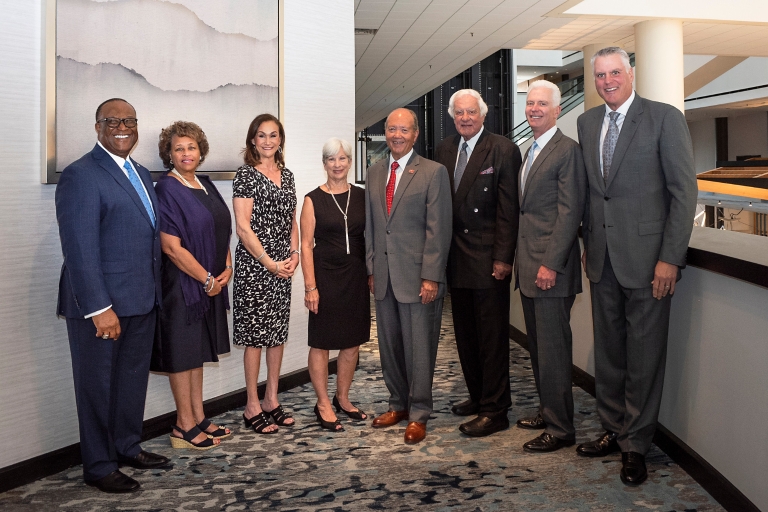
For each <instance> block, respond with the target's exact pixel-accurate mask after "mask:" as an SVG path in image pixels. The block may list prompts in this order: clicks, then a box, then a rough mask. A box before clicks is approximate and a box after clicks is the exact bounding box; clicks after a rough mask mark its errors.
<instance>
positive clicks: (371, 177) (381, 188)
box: [365, 155, 389, 219]
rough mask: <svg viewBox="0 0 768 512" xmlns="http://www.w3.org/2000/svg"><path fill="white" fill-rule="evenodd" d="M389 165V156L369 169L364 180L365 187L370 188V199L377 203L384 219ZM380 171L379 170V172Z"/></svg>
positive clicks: (385, 215) (385, 216)
mask: <svg viewBox="0 0 768 512" xmlns="http://www.w3.org/2000/svg"><path fill="white" fill-rule="evenodd" d="M388 164H389V155H387V156H386V157H384V158H382V159H381V160H379V161H378V162H376V163H375V164H373V165H372V166H371V168H370V169H369V170H368V179H367V180H366V181H367V182H366V184H365V186H366V187H370V188H371V197H372V198H373V199H372V200H373V201H375V202H376V203H378V205H379V207H380V208H381V214H382V215H383V216H384V218H385V219H386V218H387V198H386V194H387V183H386V182H387V180H389V176H388V175H387V172H386V169H387V166H388ZM379 169H381V170H379Z"/></svg>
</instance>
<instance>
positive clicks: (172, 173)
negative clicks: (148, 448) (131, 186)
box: [151, 121, 232, 450]
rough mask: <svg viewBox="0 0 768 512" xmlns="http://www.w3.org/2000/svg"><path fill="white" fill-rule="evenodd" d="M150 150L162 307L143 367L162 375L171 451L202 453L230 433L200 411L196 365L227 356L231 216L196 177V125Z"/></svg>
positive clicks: (179, 125) (204, 149)
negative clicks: (169, 403)
mask: <svg viewBox="0 0 768 512" xmlns="http://www.w3.org/2000/svg"><path fill="white" fill-rule="evenodd" d="M158 148H159V150H160V158H161V159H162V160H163V165H164V166H165V168H166V169H169V172H168V174H166V175H164V176H161V177H160V179H159V180H158V182H157V186H156V187H155V191H156V192H157V199H158V203H159V208H158V211H159V216H158V217H159V219H160V244H161V247H162V250H163V262H162V286H163V308H162V310H161V311H160V319H159V325H160V329H159V335H158V337H157V339H156V340H155V347H154V350H153V354H152V367H151V368H152V370H154V371H160V372H168V374H169V375H168V377H169V380H170V383H171V391H172V392H173V399H174V401H175V402H176V425H174V427H173V432H172V433H171V446H173V447H174V448H192V449H197V450H206V449H209V448H213V447H214V446H216V445H217V444H219V442H220V439H221V438H224V437H227V436H228V435H230V431H229V429H227V428H223V427H219V426H217V425H214V424H213V423H211V421H210V420H208V419H207V418H206V417H205V413H204V412H203V363H207V362H215V361H218V360H219V358H218V355H219V354H224V353H227V352H229V328H228V327H227V313H226V310H227V309H229V297H228V294H227V283H229V280H230V278H231V277H232V255H231V254H230V251H229V238H230V235H231V233H232V218H231V216H230V213H229V208H228V207H227V204H226V203H225V202H224V199H223V198H222V197H221V195H220V194H219V191H218V190H216V187H215V186H214V185H213V182H212V181H211V180H210V179H209V178H208V176H205V175H197V174H196V171H197V168H198V166H199V165H200V164H201V163H202V162H203V160H205V157H206V155H207V154H208V140H207V139H206V137H205V133H203V131H202V130H201V129H200V127H199V126H197V125H196V124H195V123H189V122H184V121H177V122H175V123H173V124H172V125H171V126H169V127H167V128H165V129H163V130H162V132H161V133H160V141H159V143H158Z"/></svg>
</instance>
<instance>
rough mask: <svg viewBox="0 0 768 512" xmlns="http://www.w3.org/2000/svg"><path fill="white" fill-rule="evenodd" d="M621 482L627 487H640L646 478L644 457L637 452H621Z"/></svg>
mask: <svg viewBox="0 0 768 512" xmlns="http://www.w3.org/2000/svg"><path fill="white" fill-rule="evenodd" d="M619 476H620V477H621V481H622V482H624V483H625V484H627V485H640V484H641V483H643V482H645V479H646V478H648V470H647V469H646V467H645V456H643V455H640V454H639V453H637V452H621V473H619Z"/></svg>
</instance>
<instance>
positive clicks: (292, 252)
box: [288, 249, 301, 258]
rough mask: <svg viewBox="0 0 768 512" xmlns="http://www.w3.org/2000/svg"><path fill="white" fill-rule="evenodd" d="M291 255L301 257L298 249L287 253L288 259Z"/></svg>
mask: <svg viewBox="0 0 768 512" xmlns="http://www.w3.org/2000/svg"><path fill="white" fill-rule="evenodd" d="M292 254H298V255H299V256H301V251H300V250H298V249H294V250H292V251H291V252H289V253H288V257H289V258H290V257H291V255H292Z"/></svg>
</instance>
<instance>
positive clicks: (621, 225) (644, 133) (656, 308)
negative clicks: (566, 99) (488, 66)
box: [577, 47, 697, 485]
mask: <svg viewBox="0 0 768 512" xmlns="http://www.w3.org/2000/svg"><path fill="white" fill-rule="evenodd" d="M592 61H593V70H594V80H595V86H596V88H597V92H598V94H599V95H600V97H601V98H603V100H605V106H602V105H601V106H599V107H595V108H593V109H590V110H588V111H587V112H585V113H584V114H582V115H581V116H580V117H579V119H578V131H579V142H580V144H581V148H582V152H583V156H584V164H585V166H586V169H587V176H588V179H589V192H588V203H587V211H586V213H585V215H584V224H583V228H582V230H583V233H584V245H585V254H584V255H583V256H582V261H583V262H584V265H585V269H586V272H587V277H588V278H589V280H590V288H591V296H592V321H593V325H594V331H595V384H596V395H597V411H598V414H599V415H600V421H601V423H602V425H603V427H604V428H605V430H606V432H605V434H603V435H602V436H601V437H600V438H599V439H598V440H596V441H594V442H590V443H584V444H582V445H579V447H578V448H577V452H578V453H579V454H580V455H585V456H591V457H602V456H605V455H607V454H609V453H611V452H615V451H619V450H621V452H622V469H621V473H620V476H621V480H622V481H623V482H624V483H626V484H635V485H637V484H640V483H642V482H643V481H645V479H646V478H647V470H646V467H645V454H646V452H647V451H648V448H649V447H650V445H651V440H652V439H653V434H654V432H655V430H656V421H657V419H658V415H659V406H660V403H661V392H662V385H663V382H664V365H665V361H666V353H667V333H668V330H669V311H670V305H671V300H672V294H673V293H674V291H675V282H676V281H677V280H678V279H679V278H680V269H681V268H683V267H684V266H685V258H686V252H687V250H688V241H689V239H690V236H691V230H692V228H693V215H694V211H695V208H696V198H697V186H696V173H695V171H694V166H693V148H692V146H691V137H690V134H689V133H688V127H687V125H686V123H685V117H684V116H683V114H682V113H681V112H680V111H679V110H677V109H676V108H674V107H672V106H671V105H667V104H665V103H659V102H656V101H650V100H647V99H645V98H641V97H640V96H638V95H637V94H635V92H634V91H633V89H632V80H633V78H634V74H633V71H632V68H631V66H630V64H629V57H628V56H627V54H626V52H624V50H622V49H620V48H617V47H608V48H604V49H602V50H600V51H598V52H597V53H596V54H595V56H594V57H593V58H592Z"/></svg>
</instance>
